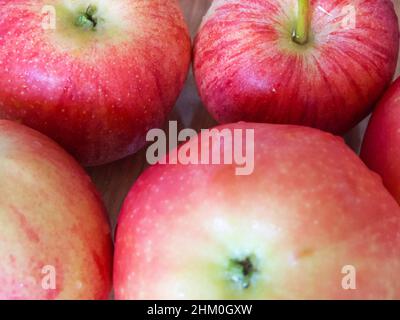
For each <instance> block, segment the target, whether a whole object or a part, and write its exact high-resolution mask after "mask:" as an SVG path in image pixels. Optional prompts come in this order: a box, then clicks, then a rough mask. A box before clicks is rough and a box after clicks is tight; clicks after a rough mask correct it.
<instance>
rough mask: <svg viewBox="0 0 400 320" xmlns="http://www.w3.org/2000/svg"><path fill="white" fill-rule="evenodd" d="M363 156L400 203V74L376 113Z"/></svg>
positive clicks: (365, 140)
mask: <svg viewBox="0 0 400 320" xmlns="http://www.w3.org/2000/svg"><path fill="white" fill-rule="evenodd" d="M361 158H362V159H363V160H364V162H365V163H366V164H367V166H368V167H369V168H370V169H372V170H374V171H376V172H377V173H379V174H380V175H381V177H382V179H383V183H384V184H385V186H386V187H387V189H388V190H389V191H390V192H391V193H392V195H393V196H394V197H395V198H396V200H397V201H398V202H399V203H400V78H399V79H397V80H396V82H395V83H394V84H393V85H392V87H391V88H390V89H389V90H388V92H387V93H386V94H385V96H384V97H383V99H382V101H381V102H380V103H379V105H378V107H377V108H376V110H375V112H374V113H373V115H372V118H371V120H370V122H369V124H368V128H367V131H366V133H365V137H364V142H363V145H362V149H361Z"/></svg>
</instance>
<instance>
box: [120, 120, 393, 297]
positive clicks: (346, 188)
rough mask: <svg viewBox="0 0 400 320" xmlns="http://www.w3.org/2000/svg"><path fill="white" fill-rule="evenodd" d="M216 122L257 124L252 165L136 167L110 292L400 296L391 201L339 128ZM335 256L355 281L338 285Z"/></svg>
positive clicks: (130, 294)
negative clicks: (244, 169) (247, 171)
mask: <svg viewBox="0 0 400 320" xmlns="http://www.w3.org/2000/svg"><path fill="white" fill-rule="evenodd" d="M223 128H225V129H229V130H233V129H253V128H254V129H255V162H254V164H255V170H254V172H253V174H251V175H248V176H237V175H235V166H234V165H179V164H178V165H156V166H153V167H151V168H149V169H148V170H146V171H145V173H144V174H143V175H142V176H141V177H140V178H139V179H138V181H137V182H136V183H135V185H134V186H133V188H132V190H131V191H130V193H129V195H128V197H127V199H126V201H125V203H124V205H123V208H122V212H121V215H120V217H119V222H118V229H117V233H116V244H115V256H114V288H115V296H116V298H117V299H242V298H243V299H369V298H377V299H389V298H400V278H399V277H396V276H394V275H396V274H398V273H399V272H400V260H399V258H398V257H399V255H400V237H399V230H400V208H399V206H398V205H397V203H396V201H395V200H394V199H393V198H392V197H391V196H390V194H389V193H388V192H387V190H386V189H385V188H384V187H383V185H382V182H381V180H380V179H379V177H378V175H376V174H375V173H373V172H372V171H370V170H369V169H368V168H367V167H366V166H365V165H364V164H363V163H362V162H361V161H360V159H359V158H358V157H357V156H356V154H354V153H353V152H352V151H351V150H350V149H349V148H348V147H347V146H346V145H345V144H344V143H343V141H342V139H341V138H338V137H334V136H332V135H331V134H328V133H324V132H321V131H319V130H315V129H311V128H306V127H297V126H284V125H269V124H250V123H248V124H246V123H239V124H234V125H228V126H222V127H220V128H219V129H220V130H222V129H223ZM190 143H193V144H196V143H198V141H197V140H192V141H191V142H190ZM228 150H229V148H228ZM230 151H232V150H231V149H230ZM345 266H352V267H354V268H355V270H356V290H344V289H343V286H342V281H343V279H344V277H345V276H346V274H342V270H343V268H344V267H345Z"/></svg>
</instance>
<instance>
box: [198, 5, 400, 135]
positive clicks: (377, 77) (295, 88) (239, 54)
mask: <svg viewBox="0 0 400 320" xmlns="http://www.w3.org/2000/svg"><path fill="white" fill-rule="evenodd" d="M346 6H354V8H355V13H356V28H355V29H345V27H344V26H345V25H346V24H345V21H347V20H346V19H347V18H346V15H344V14H342V13H341V12H342V10H345V9H344V8H346ZM320 8H322V9H323V10H325V11H327V12H329V13H330V15H331V16H329V15H327V14H326V13H324V12H323V10H322V9H320ZM348 8H351V7H348ZM296 12H297V0H284V1H282V0H279V1H278V0H271V1H252V0H215V1H214V2H213V4H212V6H211V8H210V10H209V12H208V13H207V15H206V16H205V18H204V19H203V22H202V25H201V27H200V29H199V31H198V34H197V36H196V38H195V43H194V73H195V77H196V82H197V86H198V90H199V93H200V96H201V98H202V101H203V102H204V104H205V105H206V107H207V109H208V110H209V112H210V113H211V115H212V116H213V117H214V118H215V119H216V120H217V121H218V122H220V123H230V122H237V121H250V122H267V123H281V124H297V125H306V126H311V127H315V128H319V129H322V130H326V131H330V132H333V133H336V134H341V133H345V132H346V131H348V130H349V129H351V128H352V127H353V126H354V125H355V124H357V123H358V122H359V121H360V120H362V119H363V118H364V117H365V116H366V115H367V114H368V113H370V112H371V110H372V108H373V106H374V104H375V103H376V102H377V100H378V99H379V98H380V97H381V95H382V94H383V93H384V91H385V89H386V88H387V87H388V86H389V84H390V82H391V80H392V77H393V74H394V71H395V68H396V63H397V56H398V48H399V30H398V29H399V27H398V21H397V16H396V14H395V11H394V8H393V4H392V2H391V1H390V0H371V1H368V2H365V1H361V0H340V1H338V0H334V1H333V0H313V1H311V16H312V20H311V30H312V31H311V35H310V40H309V42H308V43H307V44H306V45H298V44H296V43H295V42H294V41H293V40H292V38H291V37H292V28H293V21H294V20H295V19H296V16H297V14H296ZM347 17H349V15H347ZM334 21H336V22H337V24H335V23H334ZM342 22H343V23H342Z"/></svg>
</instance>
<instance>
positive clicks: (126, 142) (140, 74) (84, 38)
mask: <svg viewBox="0 0 400 320" xmlns="http://www.w3.org/2000/svg"><path fill="white" fill-rule="evenodd" d="M53 17H55V19H53ZM53 21H55V22H56V23H55V25H54V26H53V24H52V22H53ZM190 50H191V45H190V38H189V35H188V31H187V27H186V24H185V22H184V19H183V16H182V13H181V11H180V9H179V5H178V3H177V1H176V0H169V1H166V0H153V1H147V0H115V1H105V0H78V1H65V0H52V1H45V0H17V1H0V118H3V119H11V120H18V121H20V122H22V123H24V124H26V125H28V126H30V127H32V128H35V129H37V130H39V131H41V132H42V133H45V134H47V135H48V136H50V137H52V138H53V139H54V140H56V141H57V142H59V143H60V144H61V145H62V146H63V147H64V148H66V149H67V150H68V151H69V152H71V153H72V154H73V155H74V156H75V157H76V158H77V159H79V160H80V161H81V162H82V163H83V164H84V165H97V164H102V163H106V162H110V161H113V160H116V159H118V158H122V157H124V156H127V155H129V154H131V153H134V152H135V151H137V150H138V149H139V148H141V147H142V146H143V145H144V143H145V134H146V132H147V131H148V130H149V129H150V128H153V127H158V126H161V125H162V124H163V122H164V121H165V119H166V117H167V115H168V113H169V111H170V110H171V109H172V107H173V105H174V103H175V101H176V99H177V97H178V95H179V93H180V90H181V88H182V86H183V83H184V80H185V78H186V74H187V71H188V67H189V63H190Z"/></svg>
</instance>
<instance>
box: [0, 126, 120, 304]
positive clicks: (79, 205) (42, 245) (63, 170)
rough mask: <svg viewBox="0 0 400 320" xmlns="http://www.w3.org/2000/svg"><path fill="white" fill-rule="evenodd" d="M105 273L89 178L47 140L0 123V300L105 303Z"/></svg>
mask: <svg viewBox="0 0 400 320" xmlns="http://www.w3.org/2000/svg"><path fill="white" fill-rule="evenodd" d="M111 270H112V242H111V231H110V226H109V224H108V221H107V218H106V215H105V212H104V208H103V205H102V203H101V201H100V199H99V197H98V194H97V192H96V191H95V189H94V186H93V185H92V183H91V181H90V179H89V177H88V176H87V175H86V174H85V172H84V171H83V169H82V168H81V167H80V166H79V165H78V164H77V163H76V161H75V160H74V159H73V158H72V157H71V156H69V155H68V154H67V153H66V152H65V151H64V150H62V149H61V148H60V147H59V146H58V145H57V144H56V143H54V142H53V141H51V140H50V139H48V138H47V137H45V136H43V135H42V134H40V133H38V132H36V131H34V130H32V129H30V128H27V127H24V126H22V125H20V124H17V123H14V122H11V121H6V120H0V299H105V298H107V297H108V295H109V293H110V290H111V273H112V272H111Z"/></svg>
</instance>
